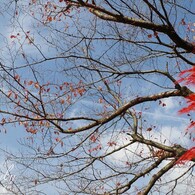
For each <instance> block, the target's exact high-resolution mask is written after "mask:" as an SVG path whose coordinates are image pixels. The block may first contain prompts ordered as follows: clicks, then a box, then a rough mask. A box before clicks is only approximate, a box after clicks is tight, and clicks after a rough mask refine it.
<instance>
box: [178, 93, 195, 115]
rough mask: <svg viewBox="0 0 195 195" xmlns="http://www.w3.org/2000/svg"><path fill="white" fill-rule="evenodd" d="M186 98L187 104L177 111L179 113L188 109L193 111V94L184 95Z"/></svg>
mask: <svg viewBox="0 0 195 195" xmlns="http://www.w3.org/2000/svg"><path fill="white" fill-rule="evenodd" d="M186 98H187V99H188V100H187V104H188V106H187V107H185V108H182V109H181V110H180V111H179V113H180V114H184V113H188V112H190V111H195V94H191V95H189V96H187V97H186Z"/></svg>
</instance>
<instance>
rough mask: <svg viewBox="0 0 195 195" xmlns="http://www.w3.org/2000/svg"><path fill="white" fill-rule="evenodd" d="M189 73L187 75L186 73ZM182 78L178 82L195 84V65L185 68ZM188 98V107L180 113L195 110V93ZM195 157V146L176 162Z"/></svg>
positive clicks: (181, 162)
mask: <svg viewBox="0 0 195 195" xmlns="http://www.w3.org/2000/svg"><path fill="white" fill-rule="evenodd" d="M186 74H187V75H186ZM179 76H180V77H181V78H180V79H179V80H178V82H184V83H185V84H187V85H192V84H195V67H192V68H191V69H188V70H184V71H182V72H181V73H180V75H179ZM186 99H187V104H188V105H187V107H184V108H182V109H181V110H180V111H179V113H180V114H185V113H189V112H191V111H195V94H191V95H189V96H187V97H186ZM194 126H195V122H194V121H191V124H190V125H189V126H188V128H187V129H190V128H193V127H194ZM194 158H195V147H192V148H191V149H189V150H187V152H185V153H184V154H183V155H182V156H181V157H180V158H179V159H178V160H177V161H176V164H184V162H185V161H191V160H192V159H194Z"/></svg>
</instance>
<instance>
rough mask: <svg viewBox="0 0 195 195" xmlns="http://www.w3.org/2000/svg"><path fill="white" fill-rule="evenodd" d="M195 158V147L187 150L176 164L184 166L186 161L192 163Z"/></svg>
mask: <svg viewBox="0 0 195 195" xmlns="http://www.w3.org/2000/svg"><path fill="white" fill-rule="evenodd" d="M194 158H195V147H192V148H191V149H189V150H187V152H185V153H184V154H183V155H182V156H181V157H180V158H179V159H178V160H177V161H176V163H175V164H184V163H185V161H191V160H192V159H194Z"/></svg>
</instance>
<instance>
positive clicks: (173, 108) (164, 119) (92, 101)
mask: <svg viewBox="0 0 195 195" xmlns="http://www.w3.org/2000/svg"><path fill="white" fill-rule="evenodd" d="M81 16H82V17H86V16H87V17H91V16H88V15H83V14H82V15H81ZM178 16H180V15H179V14H178ZM11 17H12V15H11ZM19 17H20V19H19V21H20V22H22V25H23V29H22V30H21V29H19V27H18V23H17V20H10V16H8V15H7V14H5V15H4V16H1V21H2V23H1V26H0V28H1V33H2V36H1V39H2V40H3V41H2V47H1V48H3V49H2V51H1V54H2V57H1V58H2V62H3V63H5V64H6V66H12V65H13V62H14V66H15V67H18V66H20V65H25V64H26V63H27V62H26V61H25V59H23V57H22V52H23V50H22V49H21V48H20V45H19V44H18V43H17V41H14V40H13V39H10V36H11V35H17V33H18V32H19V33H20V35H21V36H19V38H20V43H22V44H24V45H23V49H24V51H25V55H26V56H29V58H28V60H29V61H30V62H33V61H35V60H41V59H42V57H43V56H41V55H40V53H39V51H38V49H41V51H42V52H43V54H44V55H46V56H47V57H52V56H55V55H59V56H60V55H62V53H63V52H66V51H67V50H68V48H70V45H71V44H72V42H71V41H72V40H70V41H67V39H66V40H65V41H61V42H58V41H59V39H60V36H65V34H61V33H60V32H59V33H56V32H55V31H52V30H51V29H50V30H51V31H49V30H48V29H49V28H48V27H47V26H42V25H40V26H34V25H35V24H36V22H35V21H32V19H31V17H29V16H28V15H26V14H25V13H24V14H21V15H20V16H19ZM181 18H182V17H181ZM187 18H188V16H186V18H185V19H186V21H190V22H192V23H193V20H192V19H191V18H190V19H187ZM178 20H180V18H178ZM191 20H192V21H191ZM85 22H86V23H87V22H88V20H86V21H85ZM10 23H11V24H12V26H14V27H12V26H11V25H10ZM86 23H85V25H86ZM97 24H98V25H100V26H101V23H100V22H99V21H98V22H97ZM50 25H51V27H52V26H53V25H54V26H55V25H56V24H55V23H51V24H49V26H50ZM61 25H62V26H61ZM64 25H69V26H70V27H69V29H70V30H69V31H67V33H73V34H75V35H77V30H78V29H77V27H75V26H74V23H73V22H72V21H71V19H69V18H66V20H65V21H64V22H62V23H60V24H59V26H57V27H58V28H59V29H62V28H64ZM82 25H83V24H82ZM85 25H83V26H85ZM35 27H36V28H35ZM181 28H183V27H181ZM82 30H83V29H82ZM128 30H129V29H128V27H127V29H124V31H128ZM22 31H23V32H22ZM27 31H30V37H31V38H32V39H33V40H34V43H35V45H36V47H37V48H38V49H37V48H36V47H35V46H33V45H32V44H28V43H26V41H24V39H25V35H24V34H23V33H24V32H27ZM87 31H88V33H89V34H90V33H91V31H90V29H84V30H83V32H85V33H86V32H87ZM105 31H106V28H105ZM184 32H185V30H184ZM41 36H43V37H45V38H47V39H48V40H51V41H54V43H55V44H57V45H58V51H57V52H56V48H52V47H51V44H47V42H46V40H43V39H42V38H41ZM98 36H99V35H98ZM127 37H128V36H127ZM191 37H192V38H193V32H192V35H191ZM51 38H53V39H51ZM146 38H147V37H146ZM138 39H139V38H138ZM73 41H74V42H75V43H77V41H78V40H77V39H76V38H75V39H74V40H73ZM7 44H8V46H9V47H5V46H7ZM111 45H112V42H108V43H107V44H106V43H101V42H98V41H94V43H93V44H92V46H93V47H92V53H91V55H92V56H94V57H97V56H101V55H102V54H103V53H104V52H105V51H106V49H107V48H109V47H110V46H111ZM80 46H81V47H82V46H83V45H82V44H81V45H80ZM117 46H118V45H117V44H116V46H113V47H112V50H111V51H112V52H114V53H115V55H116V56H115V59H116V60H117V59H118V56H117V55H118V53H117V50H118V47H117ZM119 49H120V51H121V50H122V49H123V48H122V45H121V48H119ZM129 49H130V52H129V55H130V57H132V58H133V57H135V56H134V55H135V52H134V53H132V54H131V51H133V49H134V48H129ZM15 51H17V52H15ZM12 52H13V53H12ZM71 52H72V53H77V50H76V49H75V50H74V49H73V50H72V51H71ZM79 52H80V51H78V53H79ZM83 52H85V51H83ZM59 53H60V54H59ZM141 54H142V53H140V54H139V53H137V55H141ZM104 55H105V57H104V60H105V62H108V61H109V58H108V57H109V56H112V53H109V52H107V53H106V54H105V53H104ZM59 56H58V57H59ZM10 57H12V58H10ZM15 58H16V59H15ZM192 58H193V57H192ZM130 59H131V58H130ZM12 60H13V61H12ZM167 61H168V62H169V63H170V64H171V63H173V64H174V65H173V66H172V69H173V70H174V69H175V64H176V62H175V61H174V60H170V59H162V58H160V57H159V58H158V59H152V60H148V61H147V63H145V64H144V63H142V64H140V66H141V65H142V67H143V68H144V69H146V70H148V69H150V68H153V67H159V68H160V69H165V68H166V67H165V64H166V62H167ZM77 62H78V63H81V64H82V61H79V60H77ZM62 63H64V64H66V63H67V66H68V65H70V66H71V64H69V63H70V62H68V61H63V60H56V61H47V62H43V63H41V64H37V65H36V66H35V67H36V70H37V71H40V72H41V75H39V79H40V82H43V83H44V82H47V80H50V81H51V82H53V83H58V82H65V81H66V82H67V81H71V78H70V77H68V76H67V75H66V76H64V75H65V73H64V72H55V71H53V67H54V65H56V66H55V67H57V68H58V70H62V69H63V66H64V67H65V68H66V65H63V66H62V65H61V64H62ZM115 63H116V64H117V63H118V62H117V61H115ZM139 63H140V62H137V64H139ZM157 63H158V64H159V65H156V64H157ZM57 68H56V69H57ZM123 69H124V68H123V67H121V70H123ZM46 70H47V71H46ZM18 72H19V73H20V74H21V75H23V78H24V79H25V78H28V79H33V76H32V72H31V71H29V70H28V68H26V69H25V68H24V69H21V70H18ZM144 78H145V79H149V80H150V82H145V81H144V82H143V81H142V80H139V79H138V81H137V80H136V81H135V80H134V79H133V77H132V78H128V79H124V81H123V82H122V85H121V92H122V93H123V101H124V102H125V101H128V100H131V99H132V98H134V97H135V96H136V95H137V93H138V92H139V95H141V94H142V95H147V94H149V93H151V94H152V93H153V92H158V91H161V89H160V88H158V87H154V85H153V84H152V83H151V82H158V83H159V84H163V85H167V86H168V87H170V88H171V87H173V84H172V83H170V82H168V81H167V80H164V79H163V78H162V77H159V76H154V75H152V76H146V77H144ZM87 79H88V81H90V80H91V79H90V77H88V78H87ZM95 79H96V80H98V79H99V78H95ZM72 80H73V81H75V80H78V79H76V77H75V78H72ZM129 80H130V81H131V82H129ZM98 85H100V86H102V83H98V84H97V85H96V86H98ZM5 90H8V89H6V88H5ZM32 90H34V89H32ZM34 93H35V94H36V91H34ZM98 99H99V97H96V96H95V94H93V93H92V95H91V97H90V98H87V97H84V98H83V100H80V102H79V103H78V104H77V103H76V104H75V105H74V106H72V107H71V109H68V113H67V115H69V116H72V117H74V116H78V114H81V113H82V114H84V113H85V114H88V113H90V110H95V109H97V110H99V111H101V110H102V105H101V104H100V103H99V102H98ZM180 101H182V102H184V100H180V99H179V98H169V99H164V100H162V102H163V103H165V104H166V106H165V107H163V106H161V105H159V102H158V101H157V102H155V103H152V104H151V103H145V104H144V105H141V106H136V107H135V110H136V112H142V113H143V114H144V119H143V121H142V122H143V127H144V128H145V129H147V128H149V127H151V126H152V127H154V126H156V129H155V128H154V129H155V130H153V131H151V132H145V136H146V137H148V138H150V139H154V140H158V141H159V142H162V143H163V142H165V140H166V143H167V144H168V145H173V144H175V143H177V144H181V145H182V146H184V147H186V148H189V147H191V146H193V142H191V141H190V139H189V137H188V135H185V129H186V127H187V126H188V124H189V117H187V116H185V115H178V110H179V109H180V108H181V107H183V105H184V104H183V103H182V105H181V104H180ZM4 106H5V105H4ZM108 109H111V108H109V107H108ZM144 120H146V121H144ZM83 124H84V123H83V122H80V121H79V122H75V123H74V124H73V126H76V127H77V126H81V125H83ZM115 128H116V129H117V131H116V132H120V130H118V128H119V127H118V126H117V127H115ZM110 133H111V134H112V133H113V129H112V128H111V129H110ZM28 136H29V134H27V133H26V132H25V131H24V129H23V128H22V127H19V126H18V125H16V126H11V125H9V126H8V127H7V132H6V134H5V133H3V132H2V133H1V139H0V144H1V145H0V146H1V147H2V148H6V149H8V150H10V151H12V152H13V151H17V150H18V149H21V148H22V146H21V145H20V144H19V143H18V141H17V140H18V139H20V138H24V140H26V137H28ZM79 138H80V137H79V136H78V137H76V136H75V138H74V140H73V141H72V143H71V141H70V140H71V139H67V140H68V141H70V143H69V145H68V146H65V147H67V148H69V147H71V145H72V144H74V142H75V141H77V140H79ZM126 139H127V136H126V134H123V133H117V135H115V136H113V140H117V141H118V143H117V144H118V145H120V144H121V143H122V144H124V143H125V142H126ZM37 140H38V141H37V145H39V144H40V140H41V139H40V138H39V139H37ZM101 142H102V143H104V144H105V145H106V143H107V142H108V140H107V137H106V134H105V135H104V134H103V136H102V138H101ZM40 145H41V144H40ZM59 148H60V147H59ZM136 148H137V146H136V145H135V146H133V147H132V148H129V150H131V151H132V150H136ZM141 149H143V150H144V152H145V153H146V154H148V152H149V151H148V149H147V148H145V147H143V148H142V147H140V148H139V149H137V150H138V151H139V150H141ZM59 150H60V149H59ZM109 150H112V148H109V147H108V151H109ZM102 152H103V151H102ZM130 153H131V152H130ZM109 158H110V159H109ZM109 158H108V160H110V161H111V160H112V158H114V159H115V161H116V162H117V163H121V161H123V162H125V161H126V158H127V153H126V151H120V152H117V153H115V154H113V155H112V156H111V157H109ZM128 158H129V157H128ZM2 167H3V165H2ZM186 169H187V168H186V167H182V168H174V171H175V172H171V173H170V177H172V178H174V177H175V175H178V174H179V173H180V174H181V173H182V172H184V171H186ZM17 171H18V170H13V172H14V174H16V177H17V175H18V174H20V173H18V172H17ZM143 181H144V180H143ZM143 181H142V182H143ZM146 181H147V179H146ZM146 181H145V182H146ZM138 186H139V185H138ZM47 190H49V191H50V190H51V189H47ZM180 190H182V189H179V190H178V191H180ZM50 192H51V191H50ZM53 194H55V193H53Z"/></svg>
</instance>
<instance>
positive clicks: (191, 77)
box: [177, 66, 195, 84]
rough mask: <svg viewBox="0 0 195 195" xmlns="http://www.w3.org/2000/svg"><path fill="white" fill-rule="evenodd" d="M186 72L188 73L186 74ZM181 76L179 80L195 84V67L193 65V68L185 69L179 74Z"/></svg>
mask: <svg viewBox="0 0 195 195" xmlns="http://www.w3.org/2000/svg"><path fill="white" fill-rule="evenodd" d="M186 73H187V74H188V75H186ZM179 77H181V78H180V79H179V80H178V81H177V82H183V81H184V82H185V83H186V84H195V67H194V66H193V67H192V68H191V69H188V70H184V71H182V72H181V73H180V74H179Z"/></svg>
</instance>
